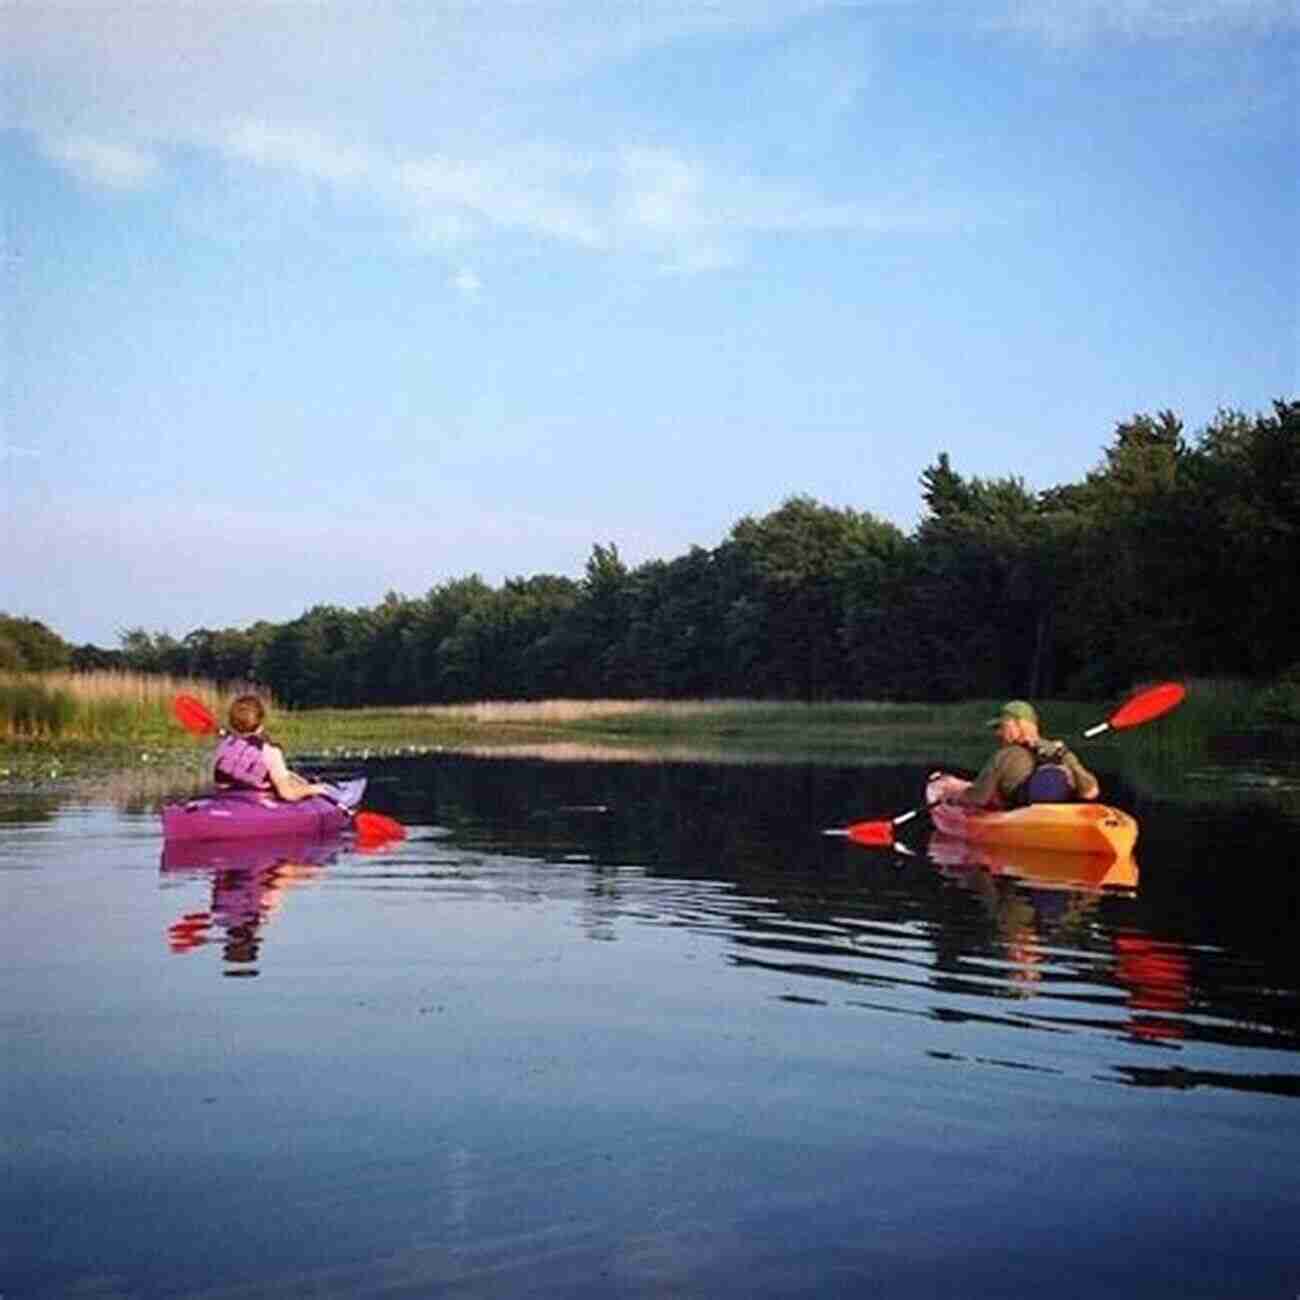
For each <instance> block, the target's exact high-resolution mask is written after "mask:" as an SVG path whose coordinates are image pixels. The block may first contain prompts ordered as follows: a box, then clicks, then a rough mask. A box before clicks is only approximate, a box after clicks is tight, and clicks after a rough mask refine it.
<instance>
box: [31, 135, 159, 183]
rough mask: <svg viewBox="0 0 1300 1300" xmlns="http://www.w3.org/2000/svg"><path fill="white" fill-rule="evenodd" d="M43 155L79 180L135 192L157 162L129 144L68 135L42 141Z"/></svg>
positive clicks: (152, 175)
mask: <svg viewBox="0 0 1300 1300" xmlns="http://www.w3.org/2000/svg"><path fill="white" fill-rule="evenodd" d="M44 150H45V153H46V156H47V157H49V158H51V159H52V160H53V161H54V162H56V163H58V164H59V165H60V166H62V167H65V168H66V169H67V170H68V171H70V172H71V173H72V174H73V175H74V176H76V177H78V178H79V179H80V180H83V181H86V182H88V183H89V184H91V185H97V186H99V187H101V188H103V189H109V190H123V191H125V190H138V189H141V188H142V187H144V186H145V185H148V184H149V183H150V182H151V181H152V180H153V179H154V178H155V177H156V176H157V174H158V159H157V157H156V156H155V155H154V154H153V153H152V152H148V151H146V150H144V149H141V148H138V147H137V146H135V145H132V144H124V143H121V142H118V141H112V140H96V139H92V138H90V137H89V136H69V137H65V138H63V139H47V140H45V141H44Z"/></svg>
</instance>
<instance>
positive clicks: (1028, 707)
mask: <svg viewBox="0 0 1300 1300" xmlns="http://www.w3.org/2000/svg"><path fill="white" fill-rule="evenodd" d="M1009 718H1010V719H1012V720H1013V721H1015V722H1032V723H1033V724H1034V725H1035V726H1037V725H1038V714H1037V713H1036V712H1035V711H1034V706H1033V705H1032V704H1030V703H1029V701H1028V700H1008V701H1007V702H1006V703H1005V704H1004V705H1003V706H1002V711H1001V712H1000V713H999V714H998V716H997V717H996V718H990V719H989V720H988V722H987V723H986V724H985V725H986V726H989V727H1000V726H1001V725H1002V724H1003V723H1004V722H1006V721H1007V719H1009Z"/></svg>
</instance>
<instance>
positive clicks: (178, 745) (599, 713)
mask: <svg viewBox="0 0 1300 1300" xmlns="http://www.w3.org/2000/svg"><path fill="white" fill-rule="evenodd" d="M73 677H74V675H70V674H64V675H54V676H49V675H47V677H45V678H35V679H34V678H32V677H25V678H22V679H20V680H17V681H15V679H13V678H8V679H4V680H2V681H0V781H3V780H5V779H10V780H12V779H15V778H18V779H30V780H39V779H44V777H45V776H46V775H47V774H48V773H50V772H55V773H56V774H60V775H61V774H66V773H71V772H81V771H95V772H103V771H106V770H112V769H113V768H114V766H115V765H119V766H123V767H132V766H139V765H140V764H142V763H143V764H161V765H173V766H175V767H176V768H177V770H179V771H183V772H186V773H188V772H191V771H193V770H197V769H198V768H200V767H201V766H202V765H203V764H204V763H205V762H206V761H207V756H208V755H210V753H211V741H210V739H204V740H198V739H195V738H194V737H192V736H190V735H188V734H187V733H186V732H185V731H184V730H183V729H182V728H181V727H180V726H179V724H177V723H176V721H175V720H174V718H173V717H172V716H171V707H170V706H171V700H172V698H173V696H174V694H175V693H176V692H177V691H178V690H182V689H185V690H188V691H189V692H190V693H192V694H196V695H198V696H199V697H200V698H201V699H203V700H204V701H205V703H206V704H207V705H208V707H209V709H211V710H212V712H213V713H214V714H215V715H217V716H218V717H220V716H222V715H223V713H224V708H225V702H226V700H227V699H228V693H227V692H224V691H222V690H221V689H220V688H218V687H217V686H216V685H215V684H214V683H204V682H179V681H172V680H167V679H157V678H141V677H139V676H133V675H130V674H127V675H113V674H88V675H86V677H85V678H84V679H80V680H73V681H71V682H70V681H69V680H67V679H69V678H73ZM106 678H113V680H111V681H109V680H105V679H106ZM24 691H26V692H28V693H27V694H24V693H23V692H24ZM6 692H7V693H6ZM1262 695H1263V692H1262V691H1261V690H1260V689H1259V688H1254V687H1251V686H1248V685H1245V684H1242V683H1237V682H1229V681H1210V680H1206V681H1193V682H1191V683H1189V693H1188V698H1187V699H1186V701H1185V702H1184V703H1183V704H1182V705H1181V707H1180V708H1178V709H1177V710H1175V711H1174V712H1173V713H1171V714H1169V715H1167V716H1166V717H1164V718H1161V719H1158V720H1157V721H1155V722H1152V723H1149V724H1147V725H1145V726H1142V727H1137V728H1133V729H1130V730H1128V731H1125V732H1122V733H1108V734H1106V735H1105V736H1103V737H1101V738H1099V739H1097V740H1093V741H1084V740H1082V739H1080V737H1081V733H1082V732H1083V731H1084V730H1085V729H1086V728H1088V727H1090V726H1092V725H1093V724H1095V723H1097V722H1100V721H1103V720H1104V719H1105V717H1106V716H1107V714H1108V712H1109V710H1110V708H1111V707H1113V702H1107V703H1105V704H1100V705H1099V704H1096V703H1088V702H1080V701H1065V700H1059V701H1056V700H1048V701H1042V702H1040V705H1039V707H1040V712H1041V714H1042V716H1043V718H1044V722H1045V727H1044V730H1045V732H1046V733H1047V734H1049V735H1052V736H1057V737H1061V738H1063V739H1066V740H1067V741H1069V742H1070V743H1071V744H1072V745H1073V746H1074V747H1075V748H1076V749H1077V750H1078V752H1079V754H1080V756H1081V757H1082V758H1083V760H1084V762H1085V763H1087V764H1088V765H1089V766H1095V767H1097V768H1099V769H1101V770H1103V771H1110V772H1120V773H1122V774H1123V776H1124V777H1125V779H1126V780H1128V781H1129V782H1130V783H1131V784H1133V785H1134V786H1135V787H1137V788H1139V789H1143V790H1151V791H1160V790H1173V789H1175V788H1177V787H1179V786H1180V784H1181V783H1182V781H1183V779H1184V778H1185V776H1186V774H1187V773H1188V772H1190V771H1192V770H1194V769H1197V768H1203V767H1204V766H1205V765H1206V763H1207V762H1209V761H1210V760H1211V757H1212V750H1213V743H1214V739H1215V737H1216V736H1221V735H1223V734H1224V733H1247V734H1248V735H1249V733H1251V731H1252V729H1253V728H1257V727H1259V726H1261V725H1268V720H1267V717H1265V716H1264V715H1262V713H1261V709H1260V703H1259V702H1260V699H1261V696H1262ZM999 703H1000V701H997V700H968V701H964V702H962V703H958V704H941V705H940V704H897V703H887V702H872V701H842V702H835V703H818V704H798V703H772V702H762V701H746V700H695V701H654V700H628V701H619V700H585V701H572V700H567V701H566V700H550V701H539V702H535V703H519V702H505V703H503V702H491V701H488V702H481V703H477V704H468V705H449V706H434V707H425V708H391V709H315V710H304V711H301V712H294V711H286V710H280V709H275V708H274V707H273V708H272V711H271V713H270V715H269V717H268V721H267V729H268V731H269V732H270V733H271V734H272V736H274V737H275V739H276V740H277V741H278V742H279V743H280V744H281V745H282V746H283V747H284V748H285V750H286V752H287V753H288V754H289V756H290V758H291V760H293V759H294V758H295V757H297V758H300V759H303V760H309V759H315V760H317V761H320V760H327V761H338V760H345V761H346V760H355V759H357V758H363V757H366V756H369V755H398V754H409V753H421V752H428V751H432V750H437V749H448V750H471V749H474V750H491V751H494V752H503V753H509V752H543V753H552V754H555V755H556V756H560V755H561V754H563V755H566V756H581V757H600V756H602V755H605V756H618V757H627V756H629V755H632V756H637V755H639V756H644V757H654V756H655V755H657V754H666V755H670V756H673V757H697V758H706V759H707V758H726V759H741V760H744V759H749V760H758V759H762V760H766V759H778V760H779V759H788V760H791V761H796V760H808V761H826V762H847V763H856V762H862V763H870V762H884V761H898V762H918V763H935V764H936V765H937V764H943V765H944V766H950V767H955V768H959V769H961V768H965V769H973V768H975V767H977V766H978V765H979V764H980V763H981V762H982V761H983V759H984V758H985V757H986V756H987V755H988V753H989V752H990V748H991V744H992V737H991V735H990V733H989V731H988V730H987V728H986V727H985V725H984V724H985V722H986V721H987V720H988V719H989V718H990V717H992V716H993V715H994V714H995V713H996V712H997V708H998V705H999ZM4 710H8V712H4ZM1286 734H1287V735H1288V736H1291V737H1292V740H1291V741H1290V742H1289V743H1291V744H1292V745H1293V747H1294V750H1293V752H1300V742H1297V741H1296V740H1295V737H1297V736H1300V727H1293V728H1289V729H1287V732H1286Z"/></svg>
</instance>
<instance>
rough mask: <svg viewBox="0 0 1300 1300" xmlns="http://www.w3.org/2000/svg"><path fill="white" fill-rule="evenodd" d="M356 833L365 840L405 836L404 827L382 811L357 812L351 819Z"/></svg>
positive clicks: (403, 837) (393, 838)
mask: <svg viewBox="0 0 1300 1300" xmlns="http://www.w3.org/2000/svg"><path fill="white" fill-rule="evenodd" d="M352 823H353V825H354V826H355V827H356V828H357V834H358V835H360V836H361V838H362V839H365V840H372V841H373V840H400V839H405V838H406V827H405V826H403V825H402V823H401V822H399V821H397V820H395V819H394V818H392V817H385V816H384V814H383V813H373V812H359V813H357V814H356V816H355V817H353V819H352Z"/></svg>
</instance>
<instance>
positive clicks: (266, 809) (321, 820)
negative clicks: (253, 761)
mask: <svg viewBox="0 0 1300 1300" xmlns="http://www.w3.org/2000/svg"><path fill="white" fill-rule="evenodd" d="M365 790H366V780H365V777H359V778H358V779H357V780H355V781H346V782H344V783H343V784H342V785H337V786H335V787H334V794H333V796H332V797H329V798H327V797H326V796H324V795H313V796H312V797H311V798H310V799H301V800H299V801H298V802H297V803H286V802H285V801H284V800H283V799H277V798H276V797H275V796H274V795H271V794H262V793H259V792H258V791H255V790H237V791H236V790H231V791H225V790H222V791H217V792H216V793H213V794H207V795H200V796H199V797H198V798H196V799H187V800H186V801H185V802H184V803H169V804H166V805H164V807H163V811H162V820H163V839H164V840H166V841H167V842H168V843H169V844H171V843H176V842H178V841H187V840H247V839H260V838H263V837H269V836H277V835H278V836H285V835H300V836H312V835H329V834H332V833H334V832H336V831H341V830H343V829H344V828H345V827H346V826H347V825H348V823H349V822H350V821H351V819H352V814H353V812H354V811H355V809H356V807H357V805H358V804H360V802H361V796H362V795H363V794H364V793H365Z"/></svg>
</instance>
